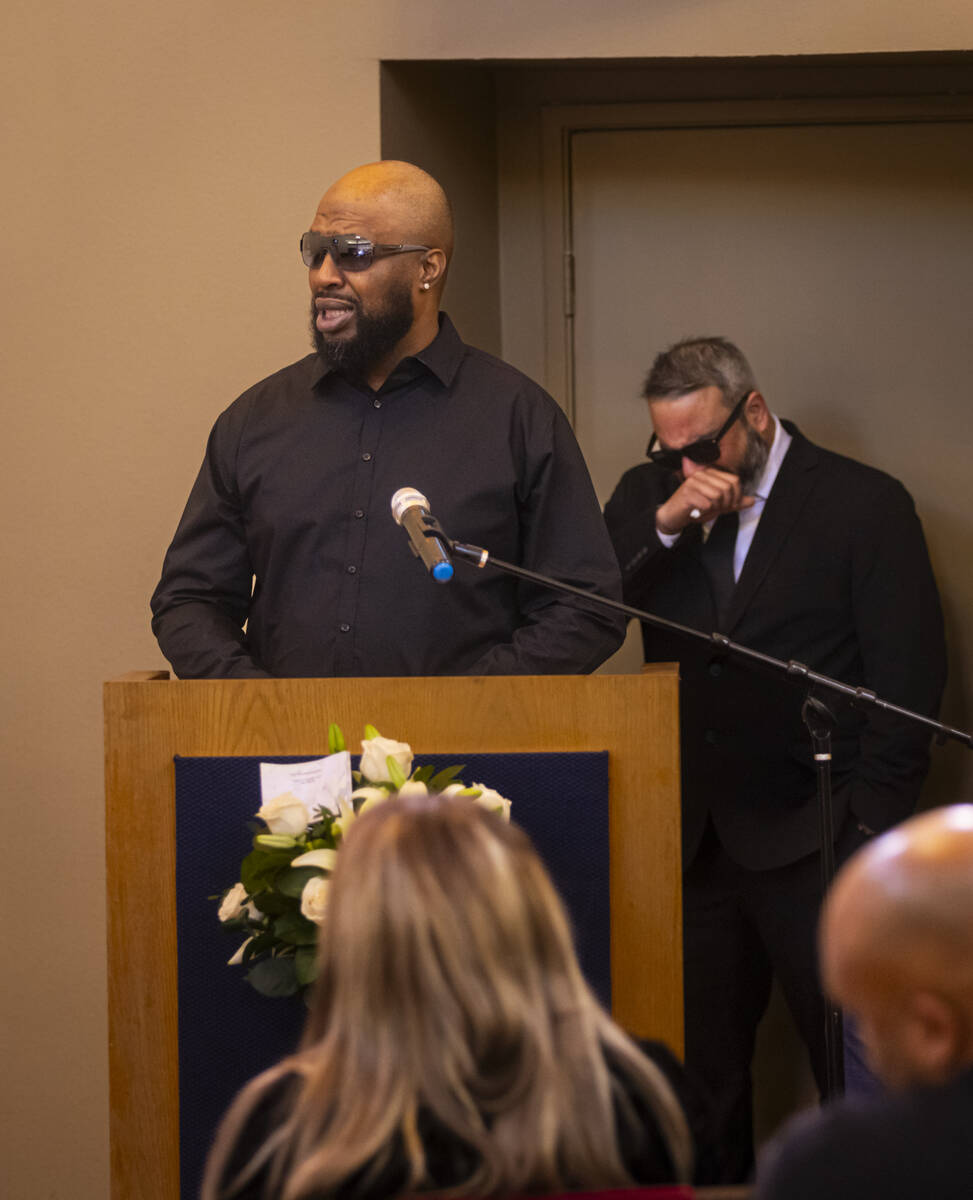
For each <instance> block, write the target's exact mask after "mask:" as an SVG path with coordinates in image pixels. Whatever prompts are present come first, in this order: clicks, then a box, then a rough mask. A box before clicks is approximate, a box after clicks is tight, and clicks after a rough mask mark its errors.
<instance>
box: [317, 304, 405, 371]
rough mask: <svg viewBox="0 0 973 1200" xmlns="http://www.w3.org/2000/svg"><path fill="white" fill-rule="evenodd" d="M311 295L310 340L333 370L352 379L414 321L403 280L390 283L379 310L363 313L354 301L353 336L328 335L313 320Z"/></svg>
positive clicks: (383, 353)
mask: <svg viewBox="0 0 973 1200" xmlns="http://www.w3.org/2000/svg"><path fill="white" fill-rule="evenodd" d="M316 317H317V312H316V310H315V307H314V297H312V298H311V340H312V342H313V344H314V349H315V350H316V351H317V353H318V355H319V356H320V357H321V358H322V359H323V360H324V361H325V362H326V363H327V364H328V366H329V367H331V368H332V369H334V370H336V371H341V373H342V374H343V375H347V376H349V377H350V378H352V379H364V378H365V377H366V376H367V375H368V372H369V371H370V370H371V369H372V368H373V367H374V366H375V365H376V364H377V363H379V362H381V361H382V359H384V358H386V357H387V356H388V355H389V354H391V353H392V351H393V350H394V349H395V347H396V346H397V345H398V344H399V342H401V341H402V339H403V338H404V337H405V335H406V334H407V333H408V332H409V330H410V329H411V328H412V325H413V322H414V321H415V309H414V307H413V303H412V292H411V289H410V288H409V285H408V284H406V283H402V284H398V285H393V286H391V287H390V288H389V290H388V291H387V292H386V294H385V304H384V307H383V308H382V310H381V311H380V312H376V313H366V312H365V311H364V310H363V309H362V306H361V302H360V301H357V300H356V301H355V333H354V336H353V337H334V338H332V337H329V336H328V335H327V334H326V333H322V332H321V331H320V330H319V329H318V327H317V322H316Z"/></svg>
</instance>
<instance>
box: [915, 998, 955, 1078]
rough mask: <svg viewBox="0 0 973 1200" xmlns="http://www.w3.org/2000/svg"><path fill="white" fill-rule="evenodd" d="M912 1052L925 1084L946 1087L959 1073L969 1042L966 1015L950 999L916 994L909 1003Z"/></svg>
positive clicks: (917, 1070) (916, 1068) (917, 1076)
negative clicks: (965, 1047) (964, 1050)
mask: <svg viewBox="0 0 973 1200" xmlns="http://www.w3.org/2000/svg"><path fill="white" fill-rule="evenodd" d="M906 1005H907V1012H906V1023H905V1028H906V1031H907V1032H906V1037H907V1039H908V1042H909V1045H908V1052H909V1057H910V1059H911V1062H912V1064H913V1066H914V1068H915V1076H916V1079H917V1081H918V1082H921V1083H944V1082H945V1081H946V1080H947V1079H949V1078H951V1076H952V1075H953V1074H954V1073H955V1071H956V1068H957V1066H958V1064H959V1062H960V1058H961V1055H962V1053H963V1046H964V1043H965V1042H966V1040H967V1038H968V1030H967V1029H966V1022H965V1020H964V1018H963V1015H962V1014H961V1013H960V1011H959V1010H958V1009H957V1007H956V1005H955V1004H953V1003H952V1001H951V1000H949V999H948V998H947V997H946V996H943V995H940V993H938V992H933V991H917V992H913V993H912V994H911V995H910V996H909V998H908V1000H907V1001H906Z"/></svg>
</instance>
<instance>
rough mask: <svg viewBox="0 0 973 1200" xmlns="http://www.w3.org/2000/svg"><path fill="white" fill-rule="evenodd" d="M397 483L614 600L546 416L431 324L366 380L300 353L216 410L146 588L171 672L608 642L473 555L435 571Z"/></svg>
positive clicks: (608, 556)
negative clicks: (441, 575) (415, 543)
mask: <svg viewBox="0 0 973 1200" xmlns="http://www.w3.org/2000/svg"><path fill="white" fill-rule="evenodd" d="M407 485H408V486H412V487H416V488H418V489H419V491H421V492H422V493H423V494H424V495H426V496H427V497H428V499H429V503H430V508H431V510H432V511H433V512H434V513H435V515H436V516H437V517H438V518H439V520H440V522H441V524H442V525H443V528H444V529H445V531H446V533H447V534H448V535H449V536H450V537H452V538H455V539H457V540H458V541H464V542H473V543H476V544H478V545H481V546H484V547H486V548H487V549H488V550H490V551H491V553H492V554H494V555H495V556H496V557H498V558H501V559H506V560H507V561H510V562H515V563H518V564H520V565H522V566H525V567H528V568H530V569H531V570H534V571H540V572H543V573H547V574H550V575H553V576H555V577H557V578H559V579H562V580H565V581H567V582H569V583H573V584H576V585H579V586H582V587H586V588H591V589H594V590H597V591H600V592H602V593H603V594H606V595H610V596H612V597H614V598H618V596H619V595H620V584H619V578H618V569H617V565H616V562H615V557H614V552H613V550H612V547H611V544H610V542H609V540H608V535H607V533H606V531H605V526H604V523H603V520H602V517H601V513H600V512H599V509H598V504H597V501H596V499H595V496H594V492H593V489H592V486H591V482H590V479H589V476H588V472H587V468H586V467H585V464H584V460H583V459H582V457H581V452H580V450H579V449H578V446H577V443H576V442H575V439H574V435H573V433H572V432H571V429H570V427H569V425H568V423H567V421H566V419H565V417H564V415H563V414H562V412H561V410H560V409H559V408H558V406H557V405H556V404H555V403H554V401H553V400H552V399H551V397H550V396H548V395H547V393H546V392H544V391H543V390H542V389H541V388H539V387H538V386H537V385H536V384H535V383H533V382H531V380H529V379H528V378H527V377H526V376H524V375H522V374H521V373H520V372H519V371H517V370H515V369H514V368H513V367H510V366H508V365H507V364H506V363H503V362H501V361H500V360H499V359H496V358H493V357H492V356H491V355H488V354H485V353H483V352H482V351H479V350H476V349H474V348H473V347H470V346H467V345H465V344H464V343H463V342H462V341H461V340H460V338H459V336H458V334H457V333H456V330H455V329H454V328H453V326H452V324H451V323H450V321H449V319H448V317H445V316H443V317H442V318H441V328H440V331H439V334H438V336H437V337H436V338H435V340H434V341H433V342H432V343H431V344H430V345H429V346H427V347H426V348H425V349H424V350H422V351H421V352H420V353H419V354H417V355H415V356H414V357H410V358H407V359H405V360H403V362H402V363H400V364H399V366H398V367H397V368H396V369H395V371H394V372H393V373H392V374H391V375H390V376H389V378H388V380H387V381H386V382H385V384H384V385H383V386H382V388H381V389H380V390H379V391H378V392H372V391H371V390H370V389H369V388H368V387H367V386H365V385H363V384H356V383H354V382H351V381H349V380H348V379H346V378H344V377H343V376H342V375H341V374H340V373H338V372H335V371H331V370H329V369H328V368H327V367H326V366H325V365H324V364H323V363H322V361H321V360H320V359H319V358H318V357H317V356H316V355H313V354H312V355H308V357H306V358H304V359H302V360H301V361H300V362H297V363H294V364H293V365H291V366H289V367H285V368H284V369H283V370H282V371H279V372H277V374H275V375H272V376H270V378H268V379H265V380H264V381H263V382H262V383H258V384H257V385H256V386H255V387H253V388H251V389H250V390H249V391H247V392H245V393H244V394H243V395H242V396H241V397H240V398H239V399H238V400H237V401H235V403H233V404H232V405H231V406H230V407H229V408H228V409H227V410H226V411H225V412H224V413H223V414H222V415H221V416H220V417H219V419H218V420H217V422H216V425H215V426H214V428H213V431H212V433H211V435H210V439H209V443H208V445H207V449H206V457H205V459H204V461H203V465H202V467H201V469H200V472H199V475H198V477H197V479H196V483H195V485H194V487H193V490H192V493H191V495H190V497H189V502H188V504H187V506H186V510H185V513H184V514H183V517H182V520H181V522H180V524H179V528H178V530H177V531H176V535H175V538H174V539H173V542H172V545H171V546H170V548H169V552H168V554H167V555H166V559H165V564H164V566H163V571H162V578H161V580H160V582H159V585H158V587H157V588H156V591H155V594H154V596H153V597H152V611H153V614H154V615H153V622H152V627H153V630H154V632H155V634H156V636H157V637H158V639H159V644H160V646H161V647H162V650H163V653H164V654H165V655H166V657H167V658H168V659H169V661H170V662H171V663H172V665H173V667H174V669H175V671H176V673H177V674H178V675H180V676H181V677H183V678H201V677H232V676H236V677H240V676H260V675H273V676H338V675H346V676H347V675H436V674H445V675H459V674H529V673H538V674H545V673H546V674H561V673H572V672H585V671H591V670H593V669H594V668H595V667H596V666H598V664H599V663H601V662H602V661H604V659H605V658H607V657H608V655H609V654H611V653H612V652H613V651H614V650H615V649H616V647H617V646H618V645H619V643H620V641H621V638H622V634H623V624H624V622H623V620H622V619H621V618H619V617H617V616H616V615H614V614H608V613H602V612H598V611H596V610H595V609H594V607H593V606H590V605H587V604H586V603H585V602H584V601H581V600H575V599H572V598H569V597H566V596H564V595H561V594H558V593H556V592H553V591H549V590H547V589H543V588H541V587H539V586H535V585H532V584H527V583H524V582H520V581H517V580H515V579H513V578H511V577H509V576H505V575H502V574H501V573H500V572H499V571H497V570H494V569H492V568H491V567H489V566H488V567H486V568H485V569H484V570H477V569H476V568H475V567H473V566H471V565H470V564H467V563H462V562H458V563H457V564H456V573H455V576H454V578H453V579H452V581H451V582H449V583H447V584H438V583H436V582H434V581H433V580H432V579H431V578H430V576H429V575H428V574H427V572H426V569H425V568H424V566H423V565H422V563H421V562H420V561H419V560H418V559H417V558H416V557H415V556H414V555H413V554H412V552H411V549H410V547H409V544H408V539H407V537H406V534H405V533H404V531H403V530H402V529H400V528H399V527H398V526H397V525H396V524H395V522H394V521H393V518H392V516H391V512H390V508H389V502H390V500H391V497H392V495H393V493H394V492H396V491H397V490H398V489H399V488H400V487H404V486H407ZM245 624H246V631H245V632H244V625H245Z"/></svg>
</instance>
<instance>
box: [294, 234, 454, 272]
mask: <svg viewBox="0 0 973 1200" xmlns="http://www.w3.org/2000/svg"><path fill="white" fill-rule="evenodd" d="M429 249H430V247H429V246H407V245H406V244H405V243H404V242H398V243H397V244H395V245H389V244H387V243H379V244H378V245H376V244H375V242H370V241H369V240H368V238H363V237H362V236H361V235H360V234H357V233H339V234H335V235H331V234H327V233H315V232H314V231H313V230H309V231H308V232H307V233H302V234H301V258H302V259H303V260H304V265H305V266H306V267H311V268H312V269H316V268H317V267H320V266H321V264H322V263H323V262H324V256H325V255H326V254H330V255H331V261H332V262H333V263H334V265H335V266H336V267H337V268H338V270H339V271H367V270H368V268H369V267H370V266H371V265H372V263H373V262H374V261H375V259H376V258H386V257H387V256H388V255H390V254H409V253H411V251H413V250H429Z"/></svg>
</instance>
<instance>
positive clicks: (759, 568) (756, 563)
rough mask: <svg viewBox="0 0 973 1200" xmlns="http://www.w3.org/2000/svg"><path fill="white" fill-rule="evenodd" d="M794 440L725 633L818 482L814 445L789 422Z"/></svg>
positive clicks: (767, 506) (755, 538) (745, 566)
mask: <svg viewBox="0 0 973 1200" xmlns="http://www.w3.org/2000/svg"><path fill="white" fill-rule="evenodd" d="M787 431H788V433H790V434H791V436H792V437H793V441H792V442H791V444H790V446H789V447H788V449H787V453H786V454H785V455H784V461H783V462H782V463H781V465H780V470H779V471H778V472H777V478H776V479H775V480H774V486H773V487H772V488H771V491H770V495H769V496H768V497H767V500H766V503H765V504H764V510H763V512H762V513H761V514H760V520H759V521H758V522H757V528H756V531H755V532H754V535H753V541H752V543H751V544H750V550H749V551H748V553H747V557H746V560H745V561H744V564H743V570H742V571H741V572H740V578H739V579H738V580H737V585H736V588H735V589H734V592H733V598H732V599H731V601H730V606H729V609H728V610H727V619H726V629H725V630H724V631H723V632H725V633H729V632H731V630H732V629H733V627H734V625H736V624H737V623H738V622H739V621H740V619H741V618H742V617H743V615H744V614H745V613H746V611H747V608H748V607H749V605H750V603H751V601H752V600H753V597H754V594H755V593H756V591H757V589H758V588H759V587H760V585H761V584H762V583H763V581H764V579H765V577H766V575H767V572H768V570H769V569H770V567H771V565H772V564H773V562H774V559H775V558H776V557H777V555H778V554H779V553H780V550H781V547H782V546H783V545H784V543H785V542H786V541H787V538H788V536H789V535H790V532H791V530H792V528H793V526H794V523H795V522H796V521H797V519H798V517H799V516H800V514H801V511H802V509H803V508H804V505H805V504H806V503H807V499H808V496H809V495H810V492H811V489H812V487H813V486H814V481H815V470H814V468H815V467H816V466H817V463H818V454H817V451H816V449H815V448H814V446H813V445H812V444H811V443H810V442H809V441H808V440H807V439H806V438H805V437H803V436H802V435H801V434H800V433H798V431H797V429H795V428H794V426H793V425H791V424H790V423H789V422H788V426H787Z"/></svg>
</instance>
